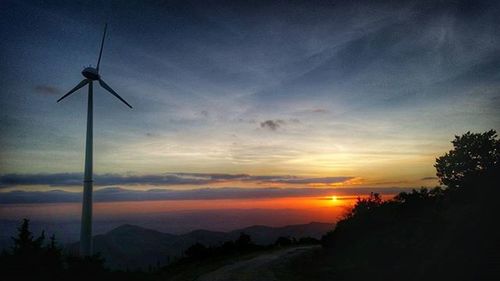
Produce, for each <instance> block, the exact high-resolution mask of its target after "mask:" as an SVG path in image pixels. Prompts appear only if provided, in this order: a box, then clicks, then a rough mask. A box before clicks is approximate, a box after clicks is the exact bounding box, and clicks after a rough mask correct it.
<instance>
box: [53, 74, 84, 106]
mask: <svg viewBox="0 0 500 281" xmlns="http://www.w3.org/2000/svg"><path fill="white" fill-rule="evenodd" d="M87 83H89V80H88V79H83V80H82V81H81V82H80V83H79V84H78V85H76V86H75V87H74V88H73V89H71V91H69V92H68V93H67V94H65V95H64V96H62V97H61V98H60V99H58V100H57V102H60V101H62V100H63V99H64V98H65V97H67V96H69V95H71V94H72V93H74V92H76V90H78V89H80V88H81V87H83V86H85V85H87Z"/></svg>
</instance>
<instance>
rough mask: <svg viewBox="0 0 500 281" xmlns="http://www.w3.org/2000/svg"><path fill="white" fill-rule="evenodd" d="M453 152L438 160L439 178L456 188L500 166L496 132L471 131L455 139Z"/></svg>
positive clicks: (436, 166)
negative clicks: (469, 179)
mask: <svg viewBox="0 0 500 281" xmlns="http://www.w3.org/2000/svg"><path fill="white" fill-rule="evenodd" d="M452 143H453V149H452V150H450V151H449V152H448V153H446V154H445V155H443V156H441V157H439V158H437V159H436V164H435V165H434V167H435V168H436V171H437V173H436V175H437V176H438V178H439V180H440V182H441V183H442V184H444V185H446V186H448V187H451V188H456V187H461V186H463V185H464V184H466V182H467V179H468V178H472V177H474V176H479V175H481V174H482V173H485V172H488V171H489V170H491V169H494V168H496V167H498V165H499V163H500V140H499V139H497V134H496V131H494V130H490V131H487V132H484V133H471V132H467V133H466V134H463V135H462V136H455V139H454V140H453V141H452Z"/></svg>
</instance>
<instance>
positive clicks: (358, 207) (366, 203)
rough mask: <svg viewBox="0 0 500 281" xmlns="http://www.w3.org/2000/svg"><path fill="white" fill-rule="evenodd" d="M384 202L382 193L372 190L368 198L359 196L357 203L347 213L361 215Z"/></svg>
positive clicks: (350, 215)
mask: <svg viewBox="0 0 500 281" xmlns="http://www.w3.org/2000/svg"><path fill="white" fill-rule="evenodd" d="M381 204H382V197H380V194H378V193H373V192H371V193H370V195H369V196H368V197H366V198H361V197H358V200H357V201H356V204H355V205H354V207H353V208H352V210H351V212H350V213H349V214H348V215H347V216H348V217H352V216H356V215H360V214H364V213H367V212H368V211H370V210H371V209H373V208H376V207H378V206H380V205H381Z"/></svg>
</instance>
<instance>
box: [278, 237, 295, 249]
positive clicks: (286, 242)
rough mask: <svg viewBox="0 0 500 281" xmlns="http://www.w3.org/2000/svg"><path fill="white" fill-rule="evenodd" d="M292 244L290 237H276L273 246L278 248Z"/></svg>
mask: <svg viewBox="0 0 500 281" xmlns="http://www.w3.org/2000/svg"><path fill="white" fill-rule="evenodd" d="M292 244H293V241H292V239H290V237H284V236H280V237H278V239H276V242H274V245H276V246H279V247H286V246H290V245H292Z"/></svg>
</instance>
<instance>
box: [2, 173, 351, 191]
mask: <svg viewBox="0 0 500 281" xmlns="http://www.w3.org/2000/svg"><path fill="white" fill-rule="evenodd" d="M353 178H354V177H351V176H339V177H320V178H305V177H297V176H292V175H276V176H274V175H273V176H271V175H261V176H255V175H248V174H223V173H164V174H158V175H153V174H152V175H138V176H124V175H119V174H101V175H95V176H94V181H95V184H96V185H100V186H104V185H134V184H148V185H204V184H213V183H223V182H232V181H244V182H257V183H281V184H332V183H342V182H346V181H348V180H351V179H353ZM82 179H83V175H82V174H81V173H56V174H6V175H2V176H0V186H1V187H4V188H5V187H12V186H22V185H50V186H75V185H81V183H82Z"/></svg>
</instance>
